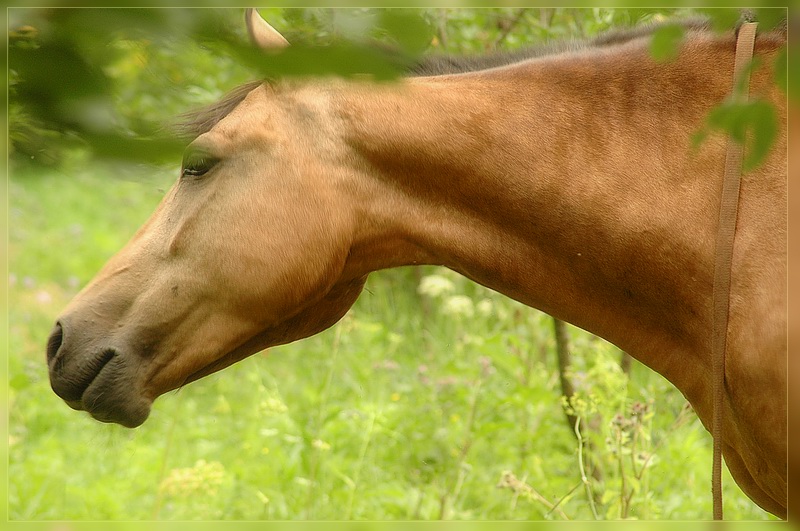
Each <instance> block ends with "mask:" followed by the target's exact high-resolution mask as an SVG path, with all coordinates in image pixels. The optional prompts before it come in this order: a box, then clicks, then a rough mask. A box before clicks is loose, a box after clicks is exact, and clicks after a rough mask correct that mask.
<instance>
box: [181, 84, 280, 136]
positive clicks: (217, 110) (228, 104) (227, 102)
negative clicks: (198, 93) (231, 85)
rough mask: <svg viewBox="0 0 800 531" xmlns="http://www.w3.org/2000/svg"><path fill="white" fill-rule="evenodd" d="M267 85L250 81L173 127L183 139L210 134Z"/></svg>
mask: <svg viewBox="0 0 800 531" xmlns="http://www.w3.org/2000/svg"><path fill="white" fill-rule="evenodd" d="M264 83H266V81H264V80H254V81H249V82H247V83H245V84H243V85H239V86H238V87H236V88H235V89H233V90H231V91H230V92H228V93H227V94H226V95H225V96H223V97H222V98H221V99H220V100H218V101H216V102H214V103H212V104H210V105H207V106H205V107H201V108H200V109H196V110H193V111H189V112H187V113H184V114H182V115H180V116H179V117H178V121H177V122H176V123H175V124H174V125H173V126H172V130H173V131H174V132H175V133H176V134H177V135H178V136H179V137H181V138H186V139H192V138H196V137H198V136H200V135H202V134H203V133H207V132H209V131H210V130H211V129H212V128H213V127H214V126H215V125H217V123H219V122H220V120H222V119H223V118H225V117H226V116H228V115H229V114H230V113H231V112H233V109H235V108H236V107H237V106H238V105H239V104H240V103H242V101H244V99H245V98H246V97H247V95H248V94H250V93H251V92H252V91H253V90H255V89H256V88H258V87H260V86H261V85H262V84H264Z"/></svg>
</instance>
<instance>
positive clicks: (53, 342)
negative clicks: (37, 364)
mask: <svg viewBox="0 0 800 531" xmlns="http://www.w3.org/2000/svg"><path fill="white" fill-rule="evenodd" d="M63 341H64V330H63V329H62V328H61V323H56V326H55V328H54V329H53V331H52V332H51V333H50V339H48V340H47V363H48V364H50V363H51V362H52V361H53V358H55V357H56V353H57V352H58V349H59V348H60V347H61V343H62V342H63Z"/></svg>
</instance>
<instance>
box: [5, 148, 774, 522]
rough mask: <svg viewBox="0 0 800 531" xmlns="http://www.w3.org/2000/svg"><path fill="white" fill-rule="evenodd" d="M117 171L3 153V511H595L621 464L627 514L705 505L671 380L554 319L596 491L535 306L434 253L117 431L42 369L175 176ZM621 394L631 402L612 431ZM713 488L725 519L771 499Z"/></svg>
mask: <svg viewBox="0 0 800 531" xmlns="http://www.w3.org/2000/svg"><path fill="white" fill-rule="evenodd" d="M12 169H13V168H12ZM120 171H121V170H120V169H119V168H113V167H107V166H102V165H98V164H94V163H84V164H82V165H76V170H75V171H72V172H69V173H66V172H61V173H60V172H44V171H42V170H33V169H25V168H18V169H14V171H13V172H12V176H11V182H10V188H9V192H10V229H9V253H10V256H9V274H10V278H9V301H10V317H9V319H10V329H9V347H10V357H9V387H10V393H9V395H10V404H9V411H10V413H9V485H8V493H9V519H10V520H48V519H51V520H106V519H116V520H141V519H165V520H181V519H231V520H237V519H241V520H245V519H246V520H259V519H287V520H294V519H315V520H327V519H336V520H341V519H371V520H394V519H425V520H427V519H500V520H502V519H533V520H539V519H554V520H558V519H563V518H570V519H583V520H591V519H594V518H595V515H596V516H597V517H599V518H615V517H618V516H619V515H620V514H621V513H620V502H619V500H620V493H621V491H622V482H621V480H622V479H623V478H624V479H625V481H626V484H625V485H626V488H627V489H628V491H626V492H633V494H632V496H631V500H630V516H632V517H637V518H653V519H655V518H666V519H705V518H708V517H709V515H710V513H711V499H710V498H711V496H710V469H711V446H710V437H709V435H708V434H707V433H706V432H705V430H704V429H703V428H702V427H701V426H700V423H699V421H698V420H697V419H696V417H695V416H694V414H693V413H689V414H688V415H687V414H685V413H684V414H682V413H681V412H682V411H683V410H684V406H685V401H684V399H683V397H682V396H681V395H680V393H679V392H677V391H676V390H675V389H674V388H673V387H672V386H671V385H670V384H669V383H667V382H666V381H665V380H664V379H663V378H661V377H660V376H658V375H657V374H655V373H653V372H651V371H649V370H648V369H647V368H645V367H643V366H641V365H638V364H634V367H633V370H632V374H631V378H630V380H628V379H627V378H626V377H625V375H624V374H623V373H622V372H621V371H620V370H619V367H618V365H617V363H616V361H617V359H618V356H619V352H618V351H617V350H616V349H615V348H613V347H612V346H610V345H608V344H606V343H604V342H602V341H600V340H597V339H595V338H593V337H592V336H590V335H588V334H586V333H584V332H582V331H580V330H578V329H575V328H570V338H571V341H572V345H573V351H574V354H573V355H574V357H575V367H574V369H573V373H574V374H573V378H574V379H575V380H576V381H577V382H578V384H579V389H580V393H581V394H580V398H581V399H582V401H579V402H576V403H575V404H574V405H575V407H576V409H577V410H578V411H579V412H580V413H581V414H582V415H583V418H582V421H583V422H584V425H588V426H589V427H590V431H589V432H588V433H587V438H588V439H589V440H590V442H591V443H592V445H593V446H592V447H591V448H590V449H587V450H586V451H585V452H584V454H585V455H584V456H582V457H584V458H586V459H591V460H593V461H594V462H595V463H597V464H598V466H599V467H600V468H601V469H602V472H603V480H602V481H598V480H594V479H591V478H590V485H589V487H590V489H589V490H592V491H593V496H592V499H593V501H594V507H593V506H592V504H591V503H590V499H589V497H588V495H587V489H585V488H584V486H583V484H582V483H581V479H580V474H581V471H580V467H579V459H578V452H577V443H576V440H575V437H574V435H573V433H572V431H571V430H570V428H569V427H568V426H567V425H566V422H565V418H564V412H563V408H562V401H561V397H560V387H559V380H558V374H557V371H556V361H555V351H554V340H553V334H552V326H551V321H550V319H549V317H547V316H545V315H543V314H541V313H539V312H537V311H535V310H532V309H530V308H526V307H523V306H521V305H519V304H517V303H514V302H512V301H510V300H508V299H506V298H504V297H502V296H500V295H498V294H495V293H492V292H489V291H487V290H485V289H484V288H481V287H479V286H476V285H474V284H472V283H470V282H468V281H466V280H465V279H463V278H460V277H457V276H456V275H454V274H452V273H450V272H448V271H446V270H441V269H436V268H422V269H421V270H414V269H401V270H395V271H388V272H381V273H378V274H373V275H372V276H371V277H370V280H369V282H368V284H367V289H366V290H365V292H364V294H363V295H362V296H361V298H360V299H359V301H358V302H357V304H356V305H355V307H354V308H353V310H352V311H351V312H350V313H349V314H348V315H347V316H346V317H345V318H344V319H343V320H342V322H340V323H339V324H338V325H336V326H335V327H333V328H332V329H330V330H328V331H326V332H324V333H322V334H320V335H318V336H315V337H313V338H310V339H307V340H304V341H301V342H298V343H295V344H292V345H287V346H284V347H280V348H275V349H271V350H270V351H269V352H267V353H262V354H258V355H255V356H253V357H251V358H249V359H247V360H245V361H243V362H241V363H239V364H237V365H235V366H233V367H231V368H229V369H226V370H225V371H222V372H221V373H218V374H215V375H212V376H210V377H207V378H205V379H203V380H201V381H199V382H196V383H193V384H191V385H189V386H187V387H186V388H184V389H181V390H180V391H178V392H173V393H170V394H168V395H166V396H163V397H161V398H160V399H158V400H157V401H156V403H155V405H154V409H153V412H152V414H151V417H150V419H149V420H148V421H147V422H146V423H145V424H144V425H143V426H141V427H139V428H137V429H135V430H127V429H125V428H121V427H119V426H114V425H106V424H101V423H98V422H95V421H94V420H92V419H91V418H90V417H89V416H88V415H86V414H85V413H80V412H76V411H72V410H71V409H69V408H68V407H67V406H66V405H65V404H63V402H62V401H61V400H60V399H59V398H58V397H56V395H55V394H54V393H53V392H52V391H51V390H50V387H49V383H48V379H47V371H46V367H45V363H44V346H45V343H46V339H47V336H48V333H49V331H50V328H51V326H52V323H53V320H54V318H55V317H56V316H57V314H58V313H59V311H60V310H61V309H62V308H63V307H64V305H65V304H66V303H67V302H68V301H69V299H70V298H71V297H72V296H73V295H74V294H75V293H76V292H77V290H78V289H79V288H80V286H82V285H83V284H84V283H85V282H87V281H88V280H89V279H90V278H91V277H92V276H93V274H94V272H95V271H97V269H99V267H100V266H101V265H102V264H103V263H104V262H105V260H107V259H108V258H109V257H110V256H111V255H112V254H113V253H114V252H115V251H116V250H117V249H119V248H120V247H121V246H122V245H123V244H124V242H125V241H126V240H127V238H129V237H130V236H131V235H132V234H133V232H134V231H135V230H136V228H137V227H138V226H139V225H140V224H141V223H143V222H144V220H145V219H146V218H147V216H148V215H149V213H150V211H151V210H152V209H153V208H154V207H155V205H156V204H157V202H158V201H159V199H160V197H161V195H162V193H163V191H164V190H165V189H166V188H167V187H168V186H169V185H170V183H171V181H172V178H173V176H172V175H171V174H169V172H161V173H157V174H156V175H155V176H148V177H146V178H145V177H143V176H144V175H146V174H147V170H146V169H142V168H140V169H133V170H130V169H129V170H127V171H128V172H130V174H129V175H128V177H127V178H123V177H121V176H120ZM137 172H138V173H137ZM139 174H141V175H139ZM431 277H432V278H431ZM421 283H422V284H424V286H423V288H422V290H421V291H423V293H420V290H418V286H420V284H421ZM437 288H438V290H439V291H438V292H437ZM635 403H641V404H646V405H647V406H648V408H649V409H648V415H647V416H646V417H645V418H644V419H642V420H641V422H640V423H639V424H630V423H629V424H626V426H627V427H626V428H625V429H624V430H621V429H620V430H616V428H615V424H614V422H613V419H614V417H615V416H616V415H617V414H618V413H619V414H621V415H622V417H619V418H624V419H628V420H630V419H632V418H633V417H632V416H631V413H630V410H631V407H632V405H633V404H635ZM631 426H633V427H631ZM615 430H616V431H615ZM626 430H627V431H626ZM634 435H635V442H634ZM641 456H646V457H645V459H646V462H647V463H648V466H647V468H646V469H644V471H642V468H641V465H642V462H643V461H642V459H640V457H641ZM637 459H639V461H637ZM620 463H622V466H623V468H622V473H620ZM637 463H639V468H638V469H637V468H636V466H637ZM625 467H627V469H626V468H625ZM626 470H627V472H626ZM509 473H510V474H511V475H509ZM637 474H638V477H637ZM502 478H505V482H502V483H501V479H502ZM500 485H502V487H501V486H500ZM724 488H725V492H724V494H725V509H726V517H727V518H730V519H757V520H763V519H766V518H767V517H768V516H767V515H766V513H764V512H763V511H761V510H760V509H758V507H756V506H755V505H754V504H753V503H752V502H750V501H749V500H748V499H747V498H746V497H745V496H744V495H743V494H742V493H741V492H740V491H739V489H738V488H737V487H736V486H735V484H734V483H733V481H732V480H731V479H730V477H729V476H726V478H725V483H724ZM631 489H632V490H631ZM554 504H558V506H557V507H556V508H555V509H554V510H552V506H553V505H554Z"/></svg>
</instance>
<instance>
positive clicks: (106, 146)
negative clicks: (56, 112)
mask: <svg viewBox="0 0 800 531" xmlns="http://www.w3.org/2000/svg"><path fill="white" fill-rule="evenodd" d="M81 138H82V139H83V140H84V141H85V142H86V143H87V144H88V145H89V146H90V147H91V149H92V152H93V153H94V154H95V155H96V156H98V157H101V158H111V159H118V160H127V161H131V162H141V163H144V162H148V163H152V164H164V163H170V162H172V163H175V164H177V163H178V162H179V161H180V159H181V154H182V153H183V150H184V148H185V147H186V144H185V143H184V142H183V141H179V140H175V139H173V138H169V137H161V138H141V137H127V136H122V135H120V134H104V135H99V134H92V133H83V134H82V135H81Z"/></svg>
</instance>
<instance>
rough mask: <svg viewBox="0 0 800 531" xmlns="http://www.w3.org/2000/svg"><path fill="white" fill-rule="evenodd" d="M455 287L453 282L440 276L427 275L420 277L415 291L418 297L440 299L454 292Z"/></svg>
mask: <svg viewBox="0 0 800 531" xmlns="http://www.w3.org/2000/svg"><path fill="white" fill-rule="evenodd" d="M455 289H456V286H455V284H453V281H452V280H450V279H448V278H445V277H443V276H441V275H428V276H427V277H422V280H421V281H420V283H419V287H418V288H417V291H418V292H419V294H420V295H427V296H428V297H434V298H435V297H441V296H443V295H446V294H448V293H452V292H453V291H455Z"/></svg>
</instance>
